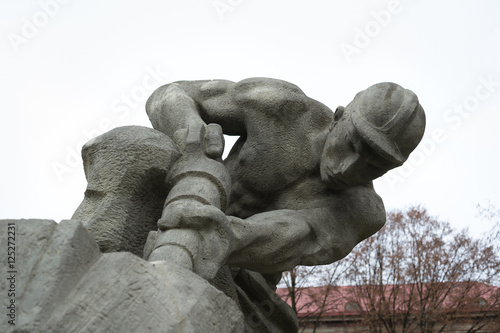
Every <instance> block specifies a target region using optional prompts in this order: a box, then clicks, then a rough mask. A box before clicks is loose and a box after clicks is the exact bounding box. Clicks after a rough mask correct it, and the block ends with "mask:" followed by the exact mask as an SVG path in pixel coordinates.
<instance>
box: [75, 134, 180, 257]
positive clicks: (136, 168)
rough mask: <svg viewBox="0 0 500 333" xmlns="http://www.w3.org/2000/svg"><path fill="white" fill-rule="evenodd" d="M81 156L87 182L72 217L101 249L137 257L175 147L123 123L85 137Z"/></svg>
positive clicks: (175, 154) (158, 206) (157, 210)
mask: <svg viewBox="0 0 500 333" xmlns="http://www.w3.org/2000/svg"><path fill="white" fill-rule="evenodd" d="M82 157H83V162H84V169H85V176H86V177H87V181H88V185H87V189H86V191H85V198H84V200H83V201H82V203H81V204H80V206H79V207H78V209H77V210H76V211H75V213H74V214H73V216H72V219H78V220H80V221H82V223H83V225H84V226H85V228H87V230H89V231H90V233H91V234H92V235H93V236H94V238H95V240H96V241H97V244H99V247H100V249H101V251H102V252H115V251H129V252H132V253H134V254H136V255H138V256H140V257H142V255H143V253H142V251H143V248H144V243H145V242H146V238H147V235H148V233H149V231H151V230H155V229H156V228H157V227H156V223H157V221H158V219H159V218H160V216H161V212H162V209H163V203H164V201H165V197H166V195H167V193H168V192H167V186H166V184H165V178H166V175H167V172H168V170H169V167H170V166H171V165H172V163H173V161H175V160H177V159H178V158H179V157H180V152H179V151H178V149H177V146H176V145H175V144H174V143H173V142H172V140H170V138H169V137H167V136H166V135H165V134H163V133H161V132H159V131H156V130H154V129H152V128H147V127H141V126H124V127H118V128H115V129H113V130H111V131H109V132H107V133H105V134H103V135H100V136H98V137H97V138H94V139H93V140H91V141H89V142H88V143H87V144H85V145H84V147H83V149H82Z"/></svg>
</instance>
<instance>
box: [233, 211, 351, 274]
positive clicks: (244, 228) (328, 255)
mask: <svg viewBox="0 0 500 333" xmlns="http://www.w3.org/2000/svg"><path fill="white" fill-rule="evenodd" d="M328 213H329V210H323V209H310V210H303V211H295V210H277V211H272V212H267V213H262V214H257V215H254V216H252V217H250V218H248V219H244V220H243V219H239V218H235V217H230V221H231V226H232V229H233V232H234V234H235V246H234V249H233V252H232V254H231V255H230V256H229V259H228V264H230V265H235V266H239V267H242V268H248V269H251V270H254V271H259V272H263V273H275V272H281V271H285V270H289V269H292V268H294V267H295V266H297V265H321V264H328V263H331V262H333V261H335V260H338V259H340V258H342V257H344V256H345V255H346V254H347V253H349V251H350V250H351V249H352V248H353V247H354V245H355V244H356V243H357V241H356V240H357V239H356V235H354V233H353V230H352V229H349V228H346V229H344V230H342V228H336V227H333V228H332V225H334V224H335V223H334V220H333V218H332V216H331V215H329V214H328ZM311 218H314V219H316V220H315V221H312V220H311ZM339 226H340V225H339ZM339 229H340V230H339Z"/></svg>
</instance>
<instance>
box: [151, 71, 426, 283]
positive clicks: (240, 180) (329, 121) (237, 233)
mask: <svg viewBox="0 0 500 333" xmlns="http://www.w3.org/2000/svg"><path fill="white" fill-rule="evenodd" d="M146 109H147V113H148V115H149V117H150V120H151V122H152V124H153V127H154V128H155V129H157V130H160V131H162V132H164V133H165V134H167V135H169V136H170V137H172V138H177V139H176V141H177V142H180V141H182V140H180V141H179V137H182V133H184V132H185V129H186V128H188V127H190V126H194V124H205V123H216V124H219V125H220V126H221V127H222V130H223V132H224V134H228V135H239V136H240V138H239V140H238V141H237V142H236V144H235V145H234V147H233V149H232V151H231V152H230V154H229V156H228V157H227V159H226V160H225V161H224V164H225V166H226V168H227V170H228V171H229V174H230V178H231V196H230V200H229V205H228V208H227V209H226V211H225V214H213V210H214V209H215V208H214V207H207V205H204V204H201V203H199V202H195V201H193V202H189V203H183V204H179V205H177V207H175V205H173V206H172V207H170V208H171V209H170V210H171V212H170V213H169V212H168V206H167V208H166V214H164V218H163V219H161V220H160V222H159V228H160V229H161V230H163V231H168V229H172V228H174V229H175V228H181V229H182V228H193V227H195V228H200V229H203V228H212V227H213V224H210V223H207V222H206V219H200V224H199V225H198V226H196V222H195V220H196V219H194V221H193V219H191V220H190V222H189V224H185V225H183V219H182V216H183V212H186V214H188V215H193V213H192V212H193V211H196V210H200V213H199V215H204V214H205V215H210V216H217V217H216V218H214V219H215V220H217V221H214V224H228V225H229V226H230V228H229V229H230V232H231V233H232V235H231V236H234V241H232V242H231V246H230V248H228V251H227V253H225V254H223V255H225V256H226V257H225V258H223V260H221V262H226V263H228V264H230V265H234V266H238V267H242V268H247V269H250V270H254V271H258V272H261V273H279V272H282V271H285V270H289V269H292V268H293V267H295V266H296V265H317V264H329V263H331V262H334V261H336V260H339V259H340V258H342V257H344V256H345V255H347V254H348V253H349V252H350V251H351V250H352V248H353V247H354V246H355V245H356V244H357V243H359V242H360V241H362V240H363V239H365V238H367V237H369V236H370V235H372V234H373V233H375V232H376V231H377V230H379V229H380V228H381V227H382V226H383V224H384V222H385V210H384V207H383V203H382V200H381V199H380V197H379V196H378V195H377V194H376V193H375V191H374V189H373V186H372V184H371V181H372V180H373V179H375V178H377V177H380V176H381V175H383V174H384V173H385V172H387V171H388V170H390V169H391V168H394V167H397V166H399V165H401V164H402V163H403V162H404V161H405V160H406V158H407V157H408V155H409V154H410V152H411V151H412V150H413V149H414V148H415V147H416V145H417V144H418V142H419V141H420V139H421V138H422V136H423V131H424V127H425V115H424V112H423V109H422V107H421V106H420V104H419V102H418V99H417V97H416V95H415V94H414V93H413V92H411V91H409V90H405V89H403V88H402V87H400V86H398V85H396V84H393V83H381V84H377V85H374V86H372V87H370V88H368V89H367V90H365V91H363V92H360V93H359V94H358V95H356V97H355V98H354V100H353V101H352V102H351V103H350V104H349V105H348V106H347V107H346V108H345V109H344V108H343V107H339V108H338V109H337V111H336V112H335V114H334V113H333V112H332V111H331V110H330V109H329V108H328V107H326V106H325V105H323V104H321V103H320V102H318V101H315V100H313V99H311V98H309V97H307V96H306V95H305V94H304V93H303V92H302V91H301V90H300V89H299V88H298V87H297V86H295V85H293V84H291V83H288V82H285V81H281V80H275V79H268V78H252V79H246V80H243V81H240V82H237V83H234V82H230V81H223V80H213V81H183V82H176V83H172V84H168V85H165V86H162V87H160V88H158V89H157V90H156V91H155V92H154V93H153V95H152V96H151V97H150V98H149V100H148V103H147V107H146ZM207 210H210V211H211V212H210V213H208V212H206V211H207ZM187 211H190V213H188V212H187ZM164 256H168V254H167V253H163V254H162V246H161V242H157V246H156V249H155V250H154V251H153V253H152V258H155V260H157V259H162V258H164ZM150 260H151V257H150Z"/></svg>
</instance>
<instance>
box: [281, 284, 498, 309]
mask: <svg viewBox="0 0 500 333" xmlns="http://www.w3.org/2000/svg"><path fill="white" fill-rule="evenodd" d="M361 289H362V290H363V293H360V287H357V286H326V287H306V288H298V289H297V290H296V294H297V295H298V297H295V298H296V300H297V304H296V308H297V312H298V316H299V317H310V316H317V315H318V314H319V313H320V312H321V317H329V316H350V315H359V314H360V313H362V312H363V311H366V310H367V304H369V303H368V300H369V299H368V298H367V297H365V296H363V295H366V294H365V293H367V292H372V293H373V295H374V296H373V297H372V298H371V299H372V300H374V299H375V300H377V299H378V300H380V299H381V298H382V297H381V295H382V292H383V295H384V297H385V299H391V300H393V302H394V306H395V308H396V311H398V310H399V311H406V309H407V308H408V304H416V302H417V301H418V300H420V299H421V297H420V295H425V294H426V293H436V296H434V299H436V300H437V301H438V302H439V307H440V308H441V309H444V310H446V309H452V308H453V309H455V308H457V307H458V306H461V307H462V311H463V312H467V311H471V310H477V309H478V307H480V306H482V305H487V304H488V303H489V302H494V301H495V299H496V303H497V304H498V303H499V300H498V298H499V297H500V290H499V288H498V287H494V286H490V285H486V284H482V283H467V282H460V283H454V284H451V283H439V284H406V285H388V286H382V287H381V286H361ZM276 293H277V294H278V296H280V297H281V298H282V299H283V300H285V301H286V302H287V303H288V304H289V305H291V304H292V301H291V298H290V295H289V291H288V289H287V288H278V289H277V290H276ZM325 295H327V298H326V299H325ZM391 304H392V303H391ZM466 305H467V306H466ZM417 307H418V306H415V308H417Z"/></svg>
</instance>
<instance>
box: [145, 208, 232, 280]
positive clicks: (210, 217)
mask: <svg viewBox="0 0 500 333" xmlns="http://www.w3.org/2000/svg"><path fill="white" fill-rule="evenodd" d="M158 228H159V234H158V237H157V239H156V244H155V248H154V250H153V252H152V253H151V255H150V257H149V261H155V260H167V261H172V262H175V263H176V264H179V265H181V266H183V267H185V268H188V269H192V270H193V272H195V273H197V274H198V275H200V276H202V277H204V278H206V279H207V280H211V279H212V278H213V277H214V276H215V274H216V273H217V271H218V270H219V268H220V267H221V266H222V265H223V264H224V263H225V261H226V259H227V257H228V256H229V254H230V251H231V249H232V246H233V242H234V234H233V231H232V229H231V227H230V223H229V220H228V218H227V217H226V215H225V214H224V213H223V212H222V211H221V210H219V209H218V208H216V207H214V206H211V205H205V204H202V203H200V202H198V201H195V200H189V199H187V200H178V201H174V202H172V203H170V204H169V205H168V206H167V207H166V209H165V210H164V214H163V216H162V218H161V219H160V220H159V221H158ZM176 244H178V245H176ZM176 246H177V247H181V248H182V251H179V249H178V248H176ZM179 253H182V254H181V255H179ZM174 256H175V257H174ZM186 261H190V262H186Z"/></svg>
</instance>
